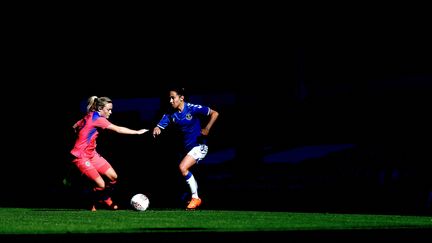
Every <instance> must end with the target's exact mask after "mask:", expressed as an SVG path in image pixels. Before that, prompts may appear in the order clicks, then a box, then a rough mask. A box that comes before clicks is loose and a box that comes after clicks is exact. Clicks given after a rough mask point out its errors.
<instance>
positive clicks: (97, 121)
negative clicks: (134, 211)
mask: <svg viewBox="0 0 432 243" xmlns="http://www.w3.org/2000/svg"><path fill="white" fill-rule="evenodd" d="M112 109H113V104H112V101H111V99H110V98H108V97H99V98H98V97H97V96H92V97H90V98H89V99H88V105H87V114H86V115H85V116H84V117H83V118H82V119H81V120H79V121H77V122H76V123H75V124H74V125H73V128H74V129H75V131H76V132H77V133H78V137H77V139H76V141H75V145H74V147H73V149H72V150H71V153H72V155H73V156H74V157H75V158H74V159H73V163H74V164H75V165H76V166H77V168H78V169H79V170H80V171H81V173H82V174H84V175H86V176H87V177H88V178H89V179H90V180H92V181H93V182H94V187H93V195H92V196H93V197H92V200H93V204H92V208H91V210H92V211H96V204H97V203H99V204H101V205H103V206H105V207H107V208H109V209H112V210H117V209H118V205H116V204H115V203H113V201H112V199H111V195H110V191H111V189H112V187H113V186H114V185H115V184H116V182H117V173H116V171H115V170H114V169H113V168H112V166H111V165H110V163H109V162H108V161H107V160H106V159H105V158H103V157H102V156H101V155H100V154H99V153H98V152H97V151H96V139H97V137H98V134H99V131H100V130H103V129H108V130H111V131H114V132H117V133H121V134H143V133H145V132H147V131H149V130H148V129H140V130H132V129H129V128H126V127H121V126H117V125H114V124H112V123H111V122H109V121H108V118H109V116H110V115H111V113H112ZM103 177H105V178H107V179H108V185H107V184H106V182H105V180H104V178H103Z"/></svg>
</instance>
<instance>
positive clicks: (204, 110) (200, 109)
mask: <svg viewBox="0 0 432 243" xmlns="http://www.w3.org/2000/svg"><path fill="white" fill-rule="evenodd" d="M189 107H190V109H191V111H192V113H194V114H199V115H203V116H208V115H210V107H208V106H203V105H194V104H189Z"/></svg>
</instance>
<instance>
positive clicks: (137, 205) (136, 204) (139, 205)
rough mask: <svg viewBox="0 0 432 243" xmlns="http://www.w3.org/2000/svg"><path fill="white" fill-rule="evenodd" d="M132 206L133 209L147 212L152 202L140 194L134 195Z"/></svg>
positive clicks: (131, 201)
mask: <svg viewBox="0 0 432 243" xmlns="http://www.w3.org/2000/svg"><path fill="white" fill-rule="evenodd" d="M130 204H131V206H132V208H133V209H135V210H137V211H145V210H147V208H148V206H149V204H150V201H149V199H148V197H147V196H146V195H144V194H142V193H139V194H136V195H134V196H133V197H132V198H131V200H130Z"/></svg>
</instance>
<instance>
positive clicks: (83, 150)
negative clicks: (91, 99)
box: [71, 111, 111, 158]
mask: <svg viewBox="0 0 432 243" xmlns="http://www.w3.org/2000/svg"><path fill="white" fill-rule="evenodd" d="M76 125H77V126H78V127H77V129H78V130H79V132H78V138H77V140H76V141H75V146H74V147H73V149H72V150H71V154H73V155H74V156H75V157H77V158H92V157H93V156H94V155H95V153H96V138H97V136H98V134H99V131H98V129H105V128H107V127H108V126H109V125H111V122H109V121H108V119H106V118H105V117H102V116H100V115H99V113H98V112H96V111H94V112H89V113H87V115H86V116H85V117H84V118H83V119H81V120H79V121H78V122H77V123H76Z"/></svg>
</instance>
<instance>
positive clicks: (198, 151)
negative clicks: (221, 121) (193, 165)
mask: <svg viewBox="0 0 432 243" xmlns="http://www.w3.org/2000/svg"><path fill="white" fill-rule="evenodd" d="M207 152H208V146H207V145H205V144H200V145H198V146H196V147H193V148H192V149H191V150H190V151H189V153H188V155H190V156H192V157H193V158H194V159H195V160H196V162H197V163H198V161H200V160H202V159H204V158H205V156H206V155H207Z"/></svg>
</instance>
